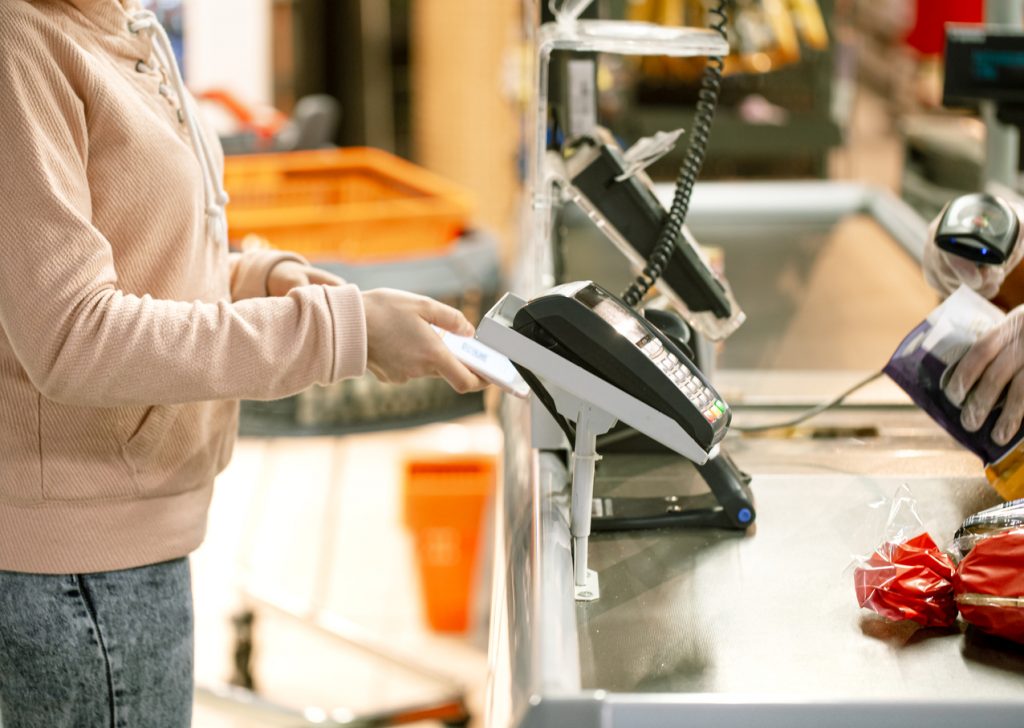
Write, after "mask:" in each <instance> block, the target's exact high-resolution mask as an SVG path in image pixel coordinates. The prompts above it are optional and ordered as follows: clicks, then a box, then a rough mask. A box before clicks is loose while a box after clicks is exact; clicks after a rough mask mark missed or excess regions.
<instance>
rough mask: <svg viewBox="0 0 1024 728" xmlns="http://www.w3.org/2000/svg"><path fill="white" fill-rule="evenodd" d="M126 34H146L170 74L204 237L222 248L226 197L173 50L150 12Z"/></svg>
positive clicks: (135, 16) (144, 12) (134, 16)
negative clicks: (197, 187) (199, 179)
mask: <svg viewBox="0 0 1024 728" xmlns="http://www.w3.org/2000/svg"><path fill="white" fill-rule="evenodd" d="M128 30H130V31H131V32H132V33H140V32H142V31H148V32H149V38H150V43H151V44H152V47H153V53H154V55H156V58H157V60H158V61H159V62H160V64H161V65H162V66H164V68H165V69H167V70H169V71H170V76H171V83H172V84H173V86H174V92H175V94H177V96H178V103H179V107H180V109H181V111H180V112H179V113H180V114H181V118H182V121H184V122H185V125H186V126H187V127H188V136H189V140H190V141H191V143H192V151H193V152H194V153H195V155H196V159H198V160H199V166H200V167H201V168H202V172H203V194H204V198H205V205H206V209H205V213H206V233H207V235H209V236H210V237H212V238H213V239H214V240H215V241H217V243H218V244H225V243H226V242H227V238H228V225H227V217H226V216H225V214H224V206H225V205H226V204H228V195H227V193H226V192H225V191H224V186H223V184H222V182H221V178H220V174H219V172H218V170H217V165H216V163H215V162H214V157H213V154H212V153H211V152H210V147H209V145H208V144H207V143H206V138H205V137H204V136H203V134H202V132H201V130H200V128H199V122H198V120H197V119H198V114H197V113H196V108H195V102H194V101H193V100H192V97H191V96H190V95H189V94H188V92H187V91H186V90H185V82H184V81H183V80H182V78H181V70H180V69H179V68H178V63H177V61H176V60H175V58H174V49H173V47H172V46H171V39H170V38H168V37H167V31H165V30H164V28H163V26H162V25H160V21H158V20H157V18H156V15H154V14H153V12H152V11H150V10H140V11H138V12H136V13H132V15H131V22H130V23H128Z"/></svg>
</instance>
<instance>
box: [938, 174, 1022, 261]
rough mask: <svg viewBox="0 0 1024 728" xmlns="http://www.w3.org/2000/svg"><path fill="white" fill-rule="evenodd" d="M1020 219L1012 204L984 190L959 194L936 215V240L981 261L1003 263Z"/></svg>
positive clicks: (962, 255) (1014, 240)
mask: <svg viewBox="0 0 1024 728" xmlns="http://www.w3.org/2000/svg"><path fill="white" fill-rule="evenodd" d="M1019 231H1020V223H1019V222H1018V221H1017V214H1016V213H1015V212H1014V210H1013V208H1012V207H1010V205H1009V204H1008V203H1007V202H1006V200H1003V199H1002V198H1000V197H997V196H995V195H990V194H988V193H987V192H977V193H973V194H969V195H961V196H960V197H957V198H955V199H953V200H952V201H950V202H949V204H947V205H946V207H945V208H944V209H943V211H942V215H941V217H940V218H939V227H938V230H937V231H936V233H935V244H936V245H938V246H939V248H940V249H941V250H945V251H946V252H947V253H951V254H953V255H956V256H958V257H960V258H965V259H966V260H970V261H973V262H975V263H978V264H984V265H1003V264H1004V263H1006V261H1007V260H1009V258H1010V254H1011V253H1012V252H1013V248H1014V246H1015V245H1016V244H1017V235H1018V233H1019Z"/></svg>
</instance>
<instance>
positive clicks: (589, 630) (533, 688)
mask: <svg viewBox="0 0 1024 728" xmlns="http://www.w3.org/2000/svg"><path fill="white" fill-rule="evenodd" d="M659 193H660V194H666V195H670V194H671V190H659ZM741 202H742V204H743V205H744V206H746V207H745V209H744V210H742V211H737V210H736V207H737V206H738V205H739V204H740V203H741ZM563 222H564V221H563ZM571 223H572V220H571V219H570V220H569V221H568V224H567V225H565V227H566V228H567V229H569V230H570V231H575V232H571V233H570V235H569V237H568V238H567V239H566V240H564V241H563V245H562V248H561V249H562V251H563V253H564V255H563V256H562V260H561V261H560V265H561V266H562V267H563V270H562V272H561V276H560V277H561V278H562V279H564V280H579V279H593V280H595V281H599V282H601V283H602V285H604V286H605V287H607V288H609V289H611V290H619V286H620V285H621V284H623V283H625V282H626V281H628V279H629V271H628V269H627V267H626V266H625V265H624V263H623V261H622V259H621V257H620V256H618V255H617V253H616V251H615V250H614V249H612V248H611V247H610V245H609V244H608V243H607V242H606V241H605V240H604V239H603V237H602V236H601V235H600V234H599V233H596V232H591V233H589V234H588V233H586V232H584V231H586V229H587V226H586V225H580V226H574V225H573V224H571ZM688 223H689V225H690V227H691V229H692V230H693V232H694V234H695V235H696V237H697V238H698V239H699V240H701V242H702V243H704V244H706V245H710V246H716V247H718V248H720V249H721V250H722V251H723V253H724V261H725V268H726V271H727V273H728V277H729V279H730V281H731V283H732V287H733V290H734V292H735V295H736V298H737V299H738V300H739V301H740V302H741V304H742V305H743V307H744V309H745V311H746V313H747V316H748V320H747V322H746V323H745V325H744V326H743V327H741V328H740V329H739V330H738V331H737V332H736V333H735V334H734V335H733V336H732V337H730V338H729V339H728V340H727V341H726V342H725V344H724V347H723V348H722V349H721V351H720V352H719V354H718V368H717V370H716V371H715V372H714V374H713V377H712V381H713V383H714V385H715V387H716V388H717V389H718V391H719V392H721V393H722V395H723V397H724V398H725V399H726V400H727V401H728V402H729V404H730V405H731V406H732V407H733V411H734V420H733V422H734V424H736V423H742V424H747V425H756V424H759V423H762V422H773V421H777V420H779V419H780V418H784V417H786V416H788V415H790V414H792V413H793V412H794V411H797V410H801V409H804V408H806V407H809V406H811V405H814V404H816V403H818V402H821V401H824V400H827V399H829V398H830V397H832V396H833V395H835V394H837V393H838V392H840V391H842V390H843V389H845V388H846V387H847V386H848V385H850V384H851V383H852V382H855V381H857V380H858V379H859V378H861V377H862V376H863V375H864V374H865V373H869V372H871V371H876V370H878V369H880V368H881V367H882V365H883V364H884V363H885V361H886V360H887V359H888V357H889V355H890V354H891V353H892V351H893V350H894V349H895V347H896V345H897V344H898V343H899V341H900V339H901V338H902V336H903V335H904V334H905V333H906V332H907V331H909V330H910V329H911V328H912V327H913V326H914V325H915V324H916V323H917V322H919V321H920V320H921V319H922V318H923V317H924V316H925V315H926V314H927V312H928V311H929V310H930V309H931V308H932V307H933V306H934V305H935V303H936V299H935V297H934V294H932V293H931V292H930V291H929V290H928V289H927V287H926V286H925V284H924V282H923V281H922V280H921V276H920V271H919V266H918V263H917V258H918V257H919V256H920V246H921V243H922V242H923V241H924V239H925V235H926V228H925V224H924V222H923V221H922V220H920V218H918V217H916V216H915V215H914V214H913V213H912V212H910V211H909V209H907V208H906V207H904V206H903V205H901V203H899V202H898V201H897V200H895V199H894V198H892V197H891V196H889V195H887V194H885V193H882V192H878V191H875V190H872V189H869V188H866V187H863V186H860V185H853V184H838V183H815V182H809V183H798V184H764V185H750V184H733V183H703V184H700V185H698V186H697V188H696V190H695V193H694V198H693V205H692V212H691V216H690V218H689V221H688ZM524 256H525V257H526V258H527V259H528V260H529V261H539V263H536V264H530V265H526V266H525V267H524V269H523V270H524V273H523V274H522V279H521V280H520V281H519V282H518V284H517V285H519V286H520V290H523V291H524V292H529V291H537V290H541V289H543V288H544V287H545V284H546V283H547V282H548V281H550V280H551V276H552V274H553V273H552V271H551V270H549V269H545V268H544V266H545V265H546V263H545V261H550V260H552V256H551V255H544V254H538V251H535V250H526V251H524ZM501 417H502V422H503V427H504V431H505V438H506V440H505V462H504V483H503V487H502V488H501V489H500V490H499V495H498V498H497V501H498V502H497V507H496V510H497V516H496V524H495V538H496V540H495V565H494V571H493V573H494V584H493V600H492V612H493V614H492V625H491V638H490V646H491V647H490V650H491V654H490V662H491V671H492V676H491V680H490V685H489V690H488V696H487V705H486V713H487V725H489V726H494V727H495V728H505V727H506V726H507V727H509V728H511V727H513V726H515V727H531V728H532V727H534V726H537V727H540V726H552V727H555V726H558V727H561V726H601V727H602V728H612V727H614V728H619V727H624V726H628V727H630V728H643V727H647V726H650V727H651V728H653V727H655V726H667V725H687V726H716V727H717V728H732V727H740V726H742V727H744V728H746V727H748V726H765V727H769V728H774V727H778V728H783V727H786V728H789V727H793V726H807V727H810V726H815V727H818V726H843V727H845V726H850V727H853V726H868V725H871V726H893V727H894V728H895V727H897V726H899V727H900V728H903V727H905V726H911V725H914V726H929V728H945V727H949V728H954V727H956V728H961V727H962V726H964V725H979V726H981V725H984V726H1021V725H1024V648H1021V646H1019V645H1014V644H1013V643H1009V642H1005V641H1001V640H997V639H994V638H990V637H987V636H986V635H984V634H983V633H981V632H978V631H976V630H974V629H973V628H963V627H962V623H958V624H960V625H961V627H960V628H957V629H955V630H953V631H945V632H944V631H941V630H927V629H916V628H915V626H914V625H912V624H907V623H890V622H886V621H884V620H882V619H881V618H879V617H876V616H875V615H874V614H872V613H869V612H867V611H866V610H861V609H860V608H859V607H858V605H857V601H856V598H855V594H854V586H853V576H852V569H853V560H854V558H855V557H856V556H857V555H860V554H866V553H868V552H870V551H871V550H872V549H873V548H874V547H875V546H877V545H878V543H879V541H880V540H881V538H882V529H883V527H884V522H885V515H886V514H885V512H884V509H881V508H879V505H880V503H882V502H883V501H884V499H886V498H888V497H891V496H892V495H893V493H894V491H895V490H896V488H897V487H898V486H899V485H901V484H908V485H909V486H910V488H911V490H912V492H913V494H914V496H915V497H916V499H917V501H918V506H919V510H920V513H921V515H922V517H923V519H924V521H925V525H926V527H927V528H928V529H929V531H931V532H932V533H933V535H934V536H935V537H936V539H937V540H938V541H939V542H940V544H942V543H944V542H948V540H949V539H951V538H952V535H953V533H954V531H955V530H956V528H957V527H958V526H959V525H960V523H961V522H962V521H963V519H964V518H965V517H966V516H968V515H970V514H971V513H974V512H976V511H978V510H981V509H983V508H986V507H988V506H991V505H993V504H994V503H996V502H997V501H998V497H997V496H996V495H995V494H994V493H993V492H992V490H991V489H990V488H989V486H988V485H987V483H986V482H985V479H984V476H983V475H982V471H981V465H980V463H979V462H978V461H977V460H976V459H975V458H974V457H973V456H972V455H971V454H970V453H968V452H966V451H964V450H962V449H961V448H960V447H959V446H958V445H957V444H956V443H955V442H954V441H953V440H952V439H951V438H950V437H949V436H947V435H946V434H945V433H944V432H943V431H942V430H941V429H939V427H938V426H937V425H935V424H934V423H933V422H932V421H931V420H930V419H929V418H928V417H927V416H926V415H925V414H923V413H922V412H920V411H919V410H917V409H916V408H915V407H914V406H913V405H912V404H911V403H910V402H909V400H908V399H907V398H906V397H905V396H904V395H903V394H902V393H901V392H899V390H897V389H896V387H895V386H894V385H892V384H891V382H888V381H887V380H880V381H878V382H876V383H875V384H874V385H872V386H870V387H868V388H866V389H865V390H863V391H861V392H859V393H858V394H857V395H855V396H854V397H852V398H851V399H850V400H849V401H848V402H847V403H846V404H845V405H844V406H843V407H841V408H838V409H836V410H833V411H831V412H827V413H825V414H823V415H822V416H820V417H819V418H817V419H815V420H812V421H810V422H809V423H807V425H805V426H801V427H798V428H795V429H794V430H790V431H788V432H787V433H786V436H785V437H779V436H768V435H765V436H744V435H742V434H740V433H736V432H731V433H729V435H728V436H727V437H726V439H725V441H724V446H725V447H727V448H728V450H729V453H730V454H731V456H732V457H733V458H734V459H735V461H736V462H737V464H738V465H739V467H740V468H741V469H743V470H744V471H746V472H747V473H749V474H750V475H752V477H753V479H752V482H751V484H750V489H751V491H752V493H753V498H754V502H755V504H756V509H757V522H756V524H755V525H754V526H753V527H752V528H750V529H748V530H746V531H729V530H721V529H699V528H689V529H685V528H684V529H661V530H650V531H636V532H621V533H594V534H593V535H592V536H591V538H590V545H589V560H590V568H592V569H593V570H595V571H596V572H597V573H598V574H599V577H600V598H598V599H596V600H594V601H577V600H576V599H574V580H573V557H572V548H571V547H572V536H571V533H570V520H569V519H570V514H569V508H570V483H571V478H570V474H569V472H568V471H567V467H566V459H565V457H564V456H563V454H560V453H558V452H554V451H544V450H538V449H535V448H534V447H532V446H531V436H532V432H531V428H532V427H533V421H532V419H531V415H530V405H529V403H528V402H526V401H523V400H517V399H514V398H511V397H507V398H505V401H504V403H503V406H502V412H501ZM602 454H603V460H602V461H601V462H600V464H599V466H598V468H597V471H596V477H595V482H594V489H595V498H600V497H603V496H623V495H625V496H654V495H659V496H660V495H665V494H673V495H674V496H678V498H679V499H680V502H690V499H691V498H695V499H698V500H699V499H700V498H701V497H702V495H703V494H706V493H707V487H706V486H705V484H704V483H703V481H702V480H701V479H700V477H699V476H698V474H697V471H696V470H695V468H694V467H693V466H692V465H691V464H690V463H688V462H687V461H685V460H684V459H683V458H681V457H679V456H675V455H668V454H664V453H662V454H656V453H654V454H652V453H650V452H630V451H629V450H628V448H627V449H621V448H620V449H618V450H616V451H615V452H610V451H609V452H604V453H602Z"/></svg>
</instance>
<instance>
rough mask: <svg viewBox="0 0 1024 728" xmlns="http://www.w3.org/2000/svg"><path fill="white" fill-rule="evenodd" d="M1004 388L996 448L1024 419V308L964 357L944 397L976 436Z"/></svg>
mask: <svg viewBox="0 0 1024 728" xmlns="http://www.w3.org/2000/svg"><path fill="white" fill-rule="evenodd" d="M1018 247H1019V245H1018ZM1007 385H1009V390H1007V393H1006V402H1005V404H1004V405H1003V411H1002V414H1001V415H1000V416H999V419H998V420H997V421H996V425H995V427H994V428H993V430H992V440H993V442H995V443H996V444H997V445H1006V444H1007V443H1009V441H1010V438H1012V437H1013V436H1014V435H1015V434H1017V431H1018V430H1019V429H1020V425H1021V420H1022V418H1024V306H1019V307H1017V308H1015V309H1013V310H1012V311H1011V312H1010V313H1009V315H1008V316H1007V317H1006V319H1005V320H1004V321H1003V322H1002V323H1001V324H999V326H996V327H995V328H994V329H991V330H990V331H988V332H987V333H985V334H984V335H983V336H982V337H981V338H980V339H978V341H977V342H975V344H974V345H973V346H972V347H971V348H970V349H969V350H968V351H967V353H966V354H964V356H963V358H962V359H960V361H959V363H958V364H957V365H956V369H955V370H954V371H953V374H952V376H951V377H950V379H949V382H948V383H947V384H946V389H945V393H946V397H947V398H948V399H949V401H950V402H952V403H953V404H955V405H957V406H958V407H961V406H962V410H963V411H962V412H961V415H960V424H962V425H963V427H964V429H965V430H967V431H969V432H976V431H978V430H979V429H980V428H981V426H982V425H983V424H984V423H985V420H987V419H988V416H989V414H991V412H992V408H993V407H994V406H995V405H996V404H997V403H998V401H999V398H1000V396H1001V395H1002V393H1003V391H1004V390H1006V387H1007ZM965 400H966V402H965Z"/></svg>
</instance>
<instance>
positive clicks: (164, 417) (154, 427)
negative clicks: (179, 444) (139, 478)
mask: <svg viewBox="0 0 1024 728" xmlns="http://www.w3.org/2000/svg"><path fill="white" fill-rule="evenodd" d="M177 417H178V407H177V406H170V407H169V406H164V405H154V406H152V407H150V408H148V409H147V410H146V413H145V415H143V417H142V421H141V422H140V423H139V426H138V428H137V429H136V430H135V432H134V434H132V436H131V437H129V438H128V442H126V443H125V446H124V455H125V459H126V460H127V461H128V464H129V465H131V466H132V468H133V469H134V470H135V472H136V473H138V472H139V469H140V468H144V467H145V466H146V464H147V463H149V462H151V461H152V460H153V458H154V454H155V453H156V451H157V450H158V449H159V448H160V446H161V444H162V443H163V441H164V438H165V436H166V435H167V433H168V432H169V431H170V429H171V427H172V425H174V421H175V420H176V419H177Z"/></svg>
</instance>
